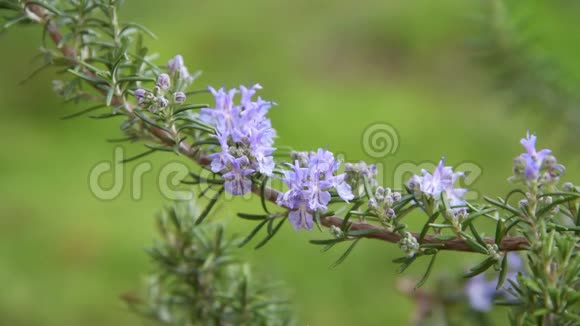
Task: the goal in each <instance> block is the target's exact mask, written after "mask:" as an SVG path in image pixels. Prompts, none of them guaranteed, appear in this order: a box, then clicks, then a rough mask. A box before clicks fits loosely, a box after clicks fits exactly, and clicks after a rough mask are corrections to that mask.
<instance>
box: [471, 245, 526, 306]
mask: <svg viewBox="0 0 580 326" xmlns="http://www.w3.org/2000/svg"><path fill="white" fill-rule="evenodd" d="M507 255H508V256H507V260H508V264H507V266H508V271H507V275H506V280H505V282H504V286H503V287H502V288H500V289H499V290H496V287H497V282H498V278H497V277H495V278H494V279H491V280H486V279H485V276H484V274H479V275H476V276H474V277H472V278H470V279H469V280H468V281H467V283H466V284H465V295H466V296H467V299H468V301H469V304H470V305H471V307H472V308H473V309H474V310H477V311H489V310H491V308H492V306H493V299H494V298H496V297H504V298H506V299H514V297H513V295H512V294H511V293H510V292H509V291H508V290H507V287H508V286H510V284H509V282H508V280H512V281H514V282H515V281H516V277H517V275H518V273H520V272H523V262H522V259H521V257H520V255H518V254H517V253H514V252H510V253H507Z"/></svg>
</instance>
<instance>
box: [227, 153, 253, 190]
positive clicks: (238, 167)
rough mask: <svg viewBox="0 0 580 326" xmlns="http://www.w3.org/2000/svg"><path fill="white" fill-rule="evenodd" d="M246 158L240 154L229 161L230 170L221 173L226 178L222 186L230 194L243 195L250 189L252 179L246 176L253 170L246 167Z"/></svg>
mask: <svg viewBox="0 0 580 326" xmlns="http://www.w3.org/2000/svg"><path fill="white" fill-rule="evenodd" d="M247 165H248V159H247V158H246V157H245V156H242V157H240V158H237V159H233V160H232V161H231V170H230V171H228V172H227V173H224V174H223V178H224V179H225V180H226V182H225V183H224V187H225V189H226V191H227V192H228V193H230V194H232V195H243V194H246V193H248V192H250V191H252V180H250V179H248V178H247V176H248V175H250V174H252V173H254V170H252V169H248V168H246V166H247Z"/></svg>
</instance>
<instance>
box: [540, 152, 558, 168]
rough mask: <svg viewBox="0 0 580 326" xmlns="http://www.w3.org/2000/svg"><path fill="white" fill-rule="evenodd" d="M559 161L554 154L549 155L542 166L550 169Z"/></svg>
mask: <svg viewBox="0 0 580 326" xmlns="http://www.w3.org/2000/svg"><path fill="white" fill-rule="evenodd" d="M557 163H558V161H557V160H556V158H555V157H554V156H553V155H548V156H546V158H544V160H543V161H542V167H543V168H547V169H549V168H551V167H553V166H555V165H556V164H557Z"/></svg>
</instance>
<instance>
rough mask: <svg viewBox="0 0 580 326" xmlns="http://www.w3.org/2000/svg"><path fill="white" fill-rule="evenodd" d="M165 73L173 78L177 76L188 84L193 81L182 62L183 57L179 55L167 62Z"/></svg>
mask: <svg viewBox="0 0 580 326" xmlns="http://www.w3.org/2000/svg"><path fill="white" fill-rule="evenodd" d="M167 71H168V72H169V73H170V74H171V75H173V76H175V75H177V76H178V77H179V78H180V79H182V80H184V81H185V82H188V83H189V82H191V81H192V80H193V77H192V76H191V75H190V74H189V71H188V70H187V67H186V66H185V64H184V62H183V57H182V56H181V55H179V54H178V55H176V56H175V57H173V59H171V60H169V62H167Z"/></svg>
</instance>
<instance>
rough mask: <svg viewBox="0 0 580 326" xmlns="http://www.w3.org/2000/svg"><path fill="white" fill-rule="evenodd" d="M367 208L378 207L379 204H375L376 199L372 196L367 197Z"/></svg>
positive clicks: (375, 208)
mask: <svg viewBox="0 0 580 326" xmlns="http://www.w3.org/2000/svg"><path fill="white" fill-rule="evenodd" d="M369 208H370V209H374V210H377V209H378V208H379V205H378V204H377V201H376V200H375V199H374V198H371V199H369Z"/></svg>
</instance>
